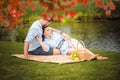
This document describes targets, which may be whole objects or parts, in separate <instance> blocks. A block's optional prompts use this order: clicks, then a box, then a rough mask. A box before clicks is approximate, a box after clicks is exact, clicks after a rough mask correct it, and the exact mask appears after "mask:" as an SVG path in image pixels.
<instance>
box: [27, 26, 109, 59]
mask: <svg viewBox="0 0 120 80" xmlns="http://www.w3.org/2000/svg"><path fill="white" fill-rule="evenodd" d="M61 34H62V33H61ZM61 34H60V33H57V32H54V31H52V28H51V27H45V28H43V40H42V39H40V37H39V35H37V36H36V40H37V41H38V43H39V44H40V45H41V47H42V49H43V50H44V51H46V52H47V51H49V54H50V53H51V54H52V53H53V51H51V50H52V49H51V47H52V48H56V49H59V50H60V53H61V55H71V54H72V53H73V52H74V51H75V50H78V51H80V54H79V57H80V59H82V60H92V59H97V60H105V59H107V57H103V56H100V55H99V54H94V53H92V52H91V51H90V50H88V49H86V48H85V47H84V46H83V45H82V44H81V43H80V42H79V41H78V40H76V39H74V38H70V37H69V36H67V37H63V36H62V35H61ZM43 44H45V45H43ZM38 51H39V49H38V50H36V51H29V53H30V54H36V52H38Z"/></svg>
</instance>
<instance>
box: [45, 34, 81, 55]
mask: <svg viewBox="0 0 120 80" xmlns="http://www.w3.org/2000/svg"><path fill="white" fill-rule="evenodd" d="M63 39H64V38H63V36H62V35H61V34H59V33H57V32H52V34H51V39H46V38H45V40H44V42H45V43H46V44H47V45H49V46H50V47H53V48H56V47H57V46H58V44H59V43H60V41H61V40H63ZM71 42H72V45H73V47H74V48H77V44H78V41H77V40H76V39H74V38H71ZM78 48H79V49H80V48H83V46H82V44H80V43H79V44H78ZM69 49H70V47H69V45H68V41H64V42H63V44H62V45H61V47H60V52H61V54H62V55H66V54H67V53H68V51H69Z"/></svg>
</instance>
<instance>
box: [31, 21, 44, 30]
mask: <svg viewBox="0 0 120 80" xmlns="http://www.w3.org/2000/svg"><path fill="white" fill-rule="evenodd" d="M31 28H42V26H41V24H40V21H39V20H36V21H34V22H33V24H32V26H31Z"/></svg>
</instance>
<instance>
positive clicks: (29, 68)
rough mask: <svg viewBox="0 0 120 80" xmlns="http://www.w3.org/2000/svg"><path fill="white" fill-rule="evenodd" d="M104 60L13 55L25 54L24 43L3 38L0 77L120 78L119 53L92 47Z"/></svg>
mask: <svg viewBox="0 0 120 80" xmlns="http://www.w3.org/2000/svg"><path fill="white" fill-rule="evenodd" d="M93 52H94V53H100V54H101V55H103V56H107V57H109V59H108V60H105V61H97V60H93V61H84V62H81V63H71V64H63V65H58V64H53V63H42V62H37V61H30V60H24V59H19V58H16V57H12V56H11V54H23V43H17V42H9V41H0V80H120V77H119V73H120V53H117V52H110V51H98V50H93Z"/></svg>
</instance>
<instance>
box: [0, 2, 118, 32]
mask: <svg viewBox="0 0 120 80" xmlns="http://www.w3.org/2000/svg"><path fill="white" fill-rule="evenodd" d="M32 1H33V0H0V22H1V25H3V26H9V27H10V29H11V30H12V29H13V28H14V26H15V25H16V24H21V23H22V22H20V21H19V20H18V19H19V18H20V17H21V16H23V15H24V14H26V11H25V10H24V8H28V7H30V8H31V9H32V10H34V9H35V8H36V6H35V5H33V4H32ZM38 1H39V5H40V6H41V7H45V8H46V11H45V12H44V13H43V14H42V16H43V17H45V16H46V15H51V16H52V17H53V18H54V17H55V16H58V20H59V21H60V20H61V19H62V18H63V16H62V15H61V14H60V15H56V12H59V11H64V15H65V16H69V17H72V18H74V17H75V16H76V12H75V11H73V10H70V8H71V7H73V6H76V5H77V4H83V5H85V6H87V5H88V4H89V0H38ZM92 1H94V2H95V6H96V7H97V8H101V9H103V10H105V13H106V15H107V16H109V15H111V10H115V9H116V6H115V5H114V3H113V2H112V0H92ZM68 8H69V10H68ZM48 13H49V14H48Z"/></svg>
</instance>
